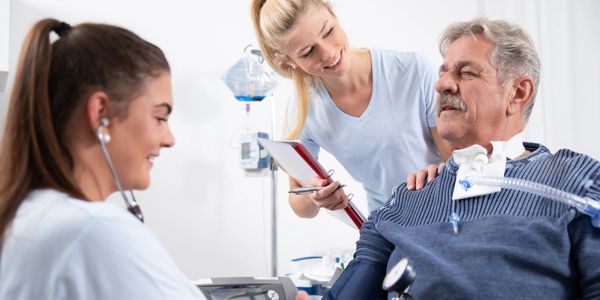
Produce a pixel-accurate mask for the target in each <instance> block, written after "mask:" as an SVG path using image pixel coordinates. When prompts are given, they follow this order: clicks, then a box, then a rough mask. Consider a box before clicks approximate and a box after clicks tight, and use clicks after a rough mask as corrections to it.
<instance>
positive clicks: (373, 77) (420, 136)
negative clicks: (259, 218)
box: [251, 0, 450, 218]
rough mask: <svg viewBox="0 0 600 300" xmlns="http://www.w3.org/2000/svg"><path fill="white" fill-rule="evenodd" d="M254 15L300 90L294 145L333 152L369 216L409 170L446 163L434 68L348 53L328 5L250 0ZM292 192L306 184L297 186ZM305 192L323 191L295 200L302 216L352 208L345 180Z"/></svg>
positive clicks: (405, 59)
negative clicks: (360, 189) (358, 187)
mask: <svg viewBox="0 0 600 300" xmlns="http://www.w3.org/2000/svg"><path fill="white" fill-rule="evenodd" d="M251 15H252V19H253V24H254V29H255V33H256V36H257V39H258V43H259V45H260V48H261V50H262V52H263V54H264V56H265V58H266V60H267V62H269V64H270V65H271V66H272V67H273V69H274V70H275V71H277V72H278V73H279V74H280V75H282V76H284V77H287V78H290V79H291V80H293V82H294V85H295V90H296V97H295V98H296V105H295V112H294V113H291V114H290V115H289V116H288V117H290V118H292V119H295V125H294V127H293V128H292V129H291V130H290V132H289V135H288V138H290V139H300V141H301V142H302V144H304V145H305V146H306V147H307V148H308V149H309V151H310V152H311V153H312V154H313V155H314V156H318V153H319V149H320V148H323V149H325V150H326V151H328V152H329V153H331V154H332V155H333V156H334V157H335V158H336V159H337V160H338V161H339V162H340V163H341V164H342V165H343V166H344V168H346V169H347V170H348V172H349V173H350V174H351V175H352V177H353V178H354V179H356V180H357V181H359V182H361V183H362V184H363V186H364V189H365V191H366V194H367V198H368V206H369V210H374V209H376V208H378V207H380V206H381V205H382V204H383V203H384V202H385V201H386V200H387V198H388V196H389V193H390V192H391V191H392V188H393V187H394V185H397V184H398V183H400V181H401V180H402V179H403V178H407V176H408V175H409V174H410V173H411V172H412V171H414V170H418V169H420V168H421V167H423V166H426V165H430V164H438V163H440V162H442V161H445V160H446V159H447V158H448V157H449V154H450V153H449V151H448V150H447V148H446V147H445V146H444V145H443V143H442V142H441V140H440V138H439V136H438V134H437V130H436V128H435V90H434V83H435V80H436V79H437V70H436V69H435V68H434V67H433V66H431V65H430V64H428V63H427V62H426V61H425V60H424V59H423V58H422V57H421V56H419V55H418V54H416V53H412V52H407V53H403V52H395V51H387V50H379V49H358V48H351V47H350V46H349V43H348V39H347V37H346V34H345V33H344V30H343V29H342V27H341V25H340V23H339V22H338V19H337V18H336V16H335V14H334V12H333V10H332V7H331V4H330V3H329V2H327V1H323V0H252V5H251ZM290 111H292V110H290ZM434 169H435V168H431V167H430V170H434ZM431 173H433V174H435V172H430V174H431ZM420 174H421V176H420V177H417V182H418V183H417V188H418V187H420V186H422V184H423V176H422V175H423V171H422V172H421V173H420ZM432 177H433V176H429V180H431V178H432ZM409 179H411V177H409ZM414 179H415V177H414V175H413V177H412V180H411V182H412V185H413V187H414ZM290 185H291V187H292V188H294V187H299V186H300V183H298V182H296V181H295V180H294V179H292V178H290ZM307 185H310V186H324V188H323V189H321V190H319V191H317V192H314V193H311V194H308V195H293V194H290V197H289V202H290V205H291V207H292V209H293V210H294V211H295V212H296V214H297V215H299V216H301V217H307V218H311V217H314V216H315V215H316V214H317V213H318V211H319V209H320V208H322V207H323V208H327V209H330V210H336V209H341V208H344V207H346V205H347V203H348V197H347V196H346V195H345V193H344V191H343V189H341V188H339V183H338V182H334V183H331V184H329V185H327V182H326V181H325V180H321V179H318V178H315V179H313V180H312V181H311V182H309V183H308V184H307ZM409 188H411V187H410V186H409Z"/></svg>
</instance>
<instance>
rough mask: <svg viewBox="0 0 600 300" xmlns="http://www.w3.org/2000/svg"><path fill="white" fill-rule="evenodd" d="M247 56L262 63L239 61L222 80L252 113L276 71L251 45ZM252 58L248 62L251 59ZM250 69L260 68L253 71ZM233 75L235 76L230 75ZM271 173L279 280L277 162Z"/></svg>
mask: <svg viewBox="0 0 600 300" xmlns="http://www.w3.org/2000/svg"><path fill="white" fill-rule="evenodd" d="M244 53H247V55H248V54H249V55H256V56H257V57H259V63H258V64H257V65H256V66H254V64H252V63H249V62H248V61H245V63H244V62H243V59H241V60H240V61H238V63H236V64H235V65H234V66H233V67H232V68H230V69H229V70H228V71H227V72H226V73H225V74H224V75H223V76H222V77H221V78H222V79H223V81H225V83H226V84H227V86H228V87H229V88H230V89H231V90H232V91H233V92H234V96H235V97H236V99H238V100H239V101H244V102H246V112H249V108H250V107H249V105H250V102H254V101H261V100H263V99H264V98H266V95H267V94H268V93H269V92H270V91H271V90H273V89H274V87H275V86H276V82H275V80H274V78H273V77H272V75H270V74H272V71H269V70H268V69H265V68H264V67H263V59H264V58H263V56H262V53H261V52H260V50H258V49H252V48H251V45H248V46H246V47H245V48H244ZM248 57H249V56H246V57H245V58H246V59H248ZM249 68H256V69H252V70H250V69H249ZM229 73H231V74H229ZM274 94H275V93H274V92H273V99H272V101H271V115H272V116H271V120H272V124H271V137H270V138H271V139H273V137H274V136H275V135H276V134H277V133H276V132H275V129H276V120H277V118H276V114H277V109H276V103H275V96H274ZM269 162H270V164H269V171H270V177H271V178H270V180H271V266H270V267H271V274H270V275H271V276H272V277H276V276H277V169H278V168H277V164H276V163H275V160H273V158H270V159H269Z"/></svg>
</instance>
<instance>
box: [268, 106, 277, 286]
mask: <svg viewBox="0 0 600 300" xmlns="http://www.w3.org/2000/svg"><path fill="white" fill-rule="evenodd" d="M276 114H277V110H276V106H275V95H273V99H272V101H271V120H272V121H273V123H272V124H271V139H272V138H273V137H274V136H275V134H276V132H275V128H276V127H275V124H276ZM269 166H270V168H271V276H272V277H277V163H276V162H275V160H274V159H273V158H272V157H271V164H270V165H269Z"/></svg>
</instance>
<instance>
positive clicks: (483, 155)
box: [452, 132, 525, 200]
mask: <svg viewBox="0 0 600 300" xmlns="http://www.w3.org/2000/svg"><path fill="white" fill-rule="evenodd" d="M491 143H492V148H493V150H492V154H491V155H488V153H487V150H486V149H485V148H484V147H483V146H481V145H477V144H475V145H472V146H470V147H467V148H463V149H459V150H455V151H454V152H453V154H452V157H453V159H454V162H456V164H457V165H458V166H459V167H458V171H457V172H456V181H455V183H454V191H453V193H452V200H460V199H465V198H470V197H476V196H481V195H487V194H491V193H495V192H499V191H500V188H499V187H489V186H474V187H472V188H469V189H468V190H465V189H464V188H463V187H462V186H461V184H460V183H459V181H460V180H463V179H464V178H465V177H467V176H491V177H501V178H502V177H504V171H505V169H506V159H507V158H509V159H515V158H517V157H519V156H521V155H522V154H523V152H525V147H524V146H523V133H522V132H520V133H518V134H515V135H514V136H513V137H511V138H510V139H509V140H507V141H492V142H491Z"/></svg>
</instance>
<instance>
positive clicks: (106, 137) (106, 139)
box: [96, 117, 110, 144]
mask: <svg viewBox="0 0 600 300" xmlns="http://www.w3.org/2000/svg"><path fill="white" fill-rule="evenodd" d="M106 127H108V118H106V117H102V118H101V119H100V126H98V129H96V131H97V134H98V140H99V141H100V143H104V144H108V143H110V134H108V133H104V132H102V128H106Z"/></svg>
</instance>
